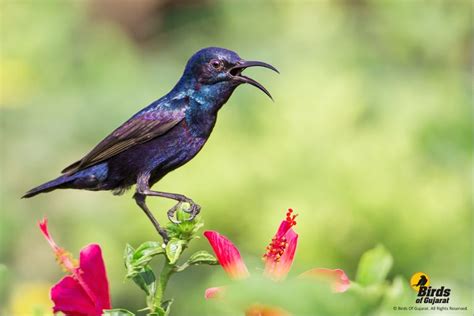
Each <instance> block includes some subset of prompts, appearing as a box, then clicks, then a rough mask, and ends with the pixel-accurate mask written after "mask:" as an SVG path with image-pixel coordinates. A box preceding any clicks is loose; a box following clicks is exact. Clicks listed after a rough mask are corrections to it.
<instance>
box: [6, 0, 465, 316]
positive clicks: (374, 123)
mask: <svg viewBox="0 0 474 316" xmlns="http://www.w3.org/2000/svg"><path fill="white" fill-rule="evenodd" d="M0 12H1V13H0V14H1V16H0V20H1V33H0V34H1V38H0V43H1V59H0V78H1V99H0V106H1V108H0V111H1V142H2V145H1V155H2V157H1V159H2V161H1V163H2V166H1V192H2V194H1V222H0V234H1V235H0V236H1V238H0V262H1V263H2V266H1V269H0V270H1V294H0V306H1V307H0V314H3V315H31V314H32V313H33V311H48V310H49V306H50V302H49V300H48V289H49V287H50V286H51V284H53V283H54V282H56V281H57V280H58V279H59V278H60V276H61V275H62V272H61V271H60V269H59V268H58V267H57V265H56V264H55V262H54V259H53V255H52V253H51V251H50V249H49V247H48V245H47V243H46V242H45V241H44V240H43V238H42V237H41V235H40V233H39V230H38V228H37V225H36V222H37V221H38V220H39V219H41V218H42V217H43V216H47V217H48V218H49V221H50V230H51V231H52V234H53V235H54V236H55V238H56V240H57V241H58V242H59V243H60V245H62V246H64V247H66V248H67V249H69V250H70V251H71V252H73V253H75V254H77V253H78V252H79V250H80V248H81V247H82V246H84V245H85V244H87V243H91V242H97V243H99V244H101V245H102V247H103V251H104V256H105V260H106V265H107V268H108V273H109V279H110V283H111V289H112V299H113V305H114V306H117V307H126V308H129V309H131V310H136V309H139V308H142V307H144V302H143V297H142V295H141V293H140V291H139V290H138V289H137V288H136V287H135V285H133V284H132V283H130V282H124V281H123V279H124V275H125V269H124V267H123V261H122V253H123V249H124V246H125V244H126V243H127V242H128V243H131V244H132V245H135V246H136V245H138V244H140V243H141V242H143V241H146V240H153V239H156V238H157V236H156V234H155V232H154V230H153V227H152V226H151V225H150V224H149V222H147V220H146V217H145V216H144V215H143V214H142V213H141V211H140V210H139V209H138V208H137V207H136V205H135V203H134V201H133V200H132V199H131V195H132V193H133V192H128V193H126V194H125V195H124V196H122V197H113V196H112V195H111V194H110V193H108V192H100V193H93V192H79V191H56V192H54V193H51V194H48V195H41V196H38V197H37V198H34V199H31V200H20V199H19V197H20V196H21V195H22V194H23V193H24V192H25V191H26V190H27V189H30V188H31V187H33V186H35V185H38V184H39V183H42V182H44V181H46V180H49V179H51V178H53V177H55V176H57V175H58V173H59V171H60V170H61V169H62V168H63V167H65V166H66V165H68V164H69V163H71V162H73V161H75V160H76V159H77V158H79V157H81V156H82V155H83V154H85V153H86V152H87V151H88V150H89V149H90V148H92V146H94V145H95V144H96V143H97V142H98V141H100V140H101V139H102V138H103V137H104V136H105V135H106V134H107V133H109V132H110V131H112V130H113V129H114V128H115V127H117V126H118V125H119V124H120V123H122V122H123V121H125V120H126V119H127V118H128V117H129V116H131V115H132V114H134V113H135V112H136V111H138V110H139V109H141V108H142V107H144V106H146V105H148V104H149V103H151V102H152V101H153V100H155V99H157V98H159V97H161V96H162V95H164V94H165V93H167V92H168V91H169V90H170V89H171V88H172V86H173V85H174V84H175V82H176V81H177V79H178V78H179V76H180V75H181V72H182V70H183V67H184V64H185V62H186V61H187V58H189V57H190V55H191V54H192V53H194V52H195V51H196V50H198V49H200V48H202V47H207V46H221V47H226V48H229V49H232V50H235V51H237V52H238V53H239V54H240V56H242V57H243V58H247V59H255V60H263V61H266V62H269V63H271V64H273V65H275V66H276V67H278V69H279V70H280V71H281V75H280V76H277V75H275V74H274V73H271V72H269V71H265V70H259V69H252V70H249V71H248V73H249V74H251V75H252V76H253V77H254V78H256V79H258V80H259V81H260V82H262V83H263V84H264V85H265V86H266V87H267V88H268V89H269V90H270V91H271V92H272V94H273V96H274V99H275V102H274V103H272V102H271V101H270V100H269V99H268V98H266V97H265V96H264V95H263V94H262V93H260V92H259V91H258V90H256V89H255V88H253V87H250V86H243V87H240V88H239V89H238V90H237V91H236V92H235V93H234V95H233V96H232V98H231V99H230V101H229V102H228V103H227V105H226V106H225V107H224V108H223V109H222V110H221V112H220V115H219V119H218V122H217V125H216V127H215V130H214V132H213V135H212V136H211V138H210V140H209V142H208V143H207V144H206V146H205V147H204V150H203V151H202V152H201V153H200V154H199V155H198V156H197V157H196V158H195V159H194V160H193V161H191V162H190V163H189V164H187V165H186V166H184V167H183V168H181V169H179V170H177V171H175V172H173V173H172V174H170V175H168V176H167V177H165V179H164V180H163V181H161V182H160V183H159V184H157V185H156V186H155V188H157V189H159V190H164V191H170V192H182V193H185V194H187V195H189V196H190V197H192V198H193V199H194V200H195V201H197V202H198V203H200V204H201V205H202V207H203V209H202V216H203V220H204V222H205V228H206V229H214V230H218V231H220V232H221V233H223V234H225V235H227V236H228V237H229V238H230V239H231V240H233V241H234V242H235V243H236V244H237V245H238V246H239V248H240V249H241V252H242V253H243V255H244V257H245V258H247V259H248V261H249V262H254V263H255V264H253V267H252V270H253V271H257V270H258V269H259V268H261V266H259V261H258V260H257V259H258V258H259V257H260V256H261V255H262V253H263V252H264V248H265V245H266V244H267V243H268V242H269V240H270V239H271V237H272V235H273V233H274V230H275V227H276V226H277V225H278V223H279V220H280V219H281V218H282V216H283V214H284V212H285V210H286V208H288V207H293V208H294V209H296V210H297V211H298V213H299V214H300V216H299V221H298V225H297V228H296V230H297V232H298V233H299V235H300V240H299V248H298V250H297V253H296V260H295V264H294V268H293V270H292V275H297V274H298V273H300V272H302V271H304V270H306V269H308V268H310V267H315V266H319V267H329V268H336V267H338V268H342V269H344V270H345V271H346V273H347V274H348V275H349V276H350V277H351V278H353V277H354V274H355V271H356V268H357V262H358V261H359V258H360V256H361V254H362V253H363V252H364V251H366V250H367V249H369V248H372V247H373V246H374V245H376V244H379V243H380V244H383V245H384V246H385V247H386V248H387V249H388V250H389V251H390V252H391V253H392V255H393V257H394V267H393V269H392V271H391V273H390V276H395V275H402V276H404V277H405V278H406V279H409V277H410V276H411V275H412V274H413V273H414V272H417V271H424V272H426V273H428V274H429V275H430V277H431V278H432V283H435V284H438V285H441V284H444V285H446V286H449V287H451V288H452V289H453V290H452V292H453V302H457V303H459V304H458V305H467V304H469V306H470V304H471V303H470V302H471V299H472V296H471V295H472V290H473V275H472V265H473V261H472V248H473V247H472V246H473V238H472V228H473V225H472V222H473V221H472V199H471V197H472V182H471V171H472V169H471V167H472V145H473V139H472V137H473V126H472V108H471V101H472V100H471V97H472V68H471V57H472V55H471V54H472V36H473V34H472V2H470V1H460V0H452V1H448V0H445V1H421V0H414V1H371V0H358V1H314V2H312V1H289V0H288V1H275V2H269V1H266V2H263V1H211V0H208V1H203V0H190V1H170V0H161V1H160V0H141V1H132V0H122V1H113V0H90V1H86V0H84V1H50V0H38V1H35V0H30V1H26V0H25V1H13V0H1V2H0ZM150 203H151V206H152V208H153V210H155V213H156V215H157V216H158V218H160V219H161V220H165V210H167V209H168V208H169V207H170V206H171V205H172V202H170V201H166V200H161V199H154V200H153V199H150ZM194 246H195V248H196V249H198V248H199V249H202V248H204V249H210V247H209V246H208V245H207V242H206V241H205V240H203V239H201V240H199V241H197V242H195V245H194ZM252 258H253V259H252ZM252 260H253V261H252ZM220 274H222V275H223V272H222V271H221V269H219V268H212V267H211V268H210V267H200V268H197V269H190V270H189V271H187V272H186V273H183V274H182V275H179V276H178V277H176V278H175V279H172V281H171V284H170V287H169V296H170V297H171V296H174V297H175V299H176V301H175V302H177V303H176V304H175V306H173V314H174V315H196V314H199V313H204V307H202V306H203V305H205V304H206V303H204V301H203V291H204V289H205V288H206V287H208V286H211V285H215V284H212V281H211V280H212V278H213V277H215V275H220ZM185 302H186V303H185ZM197 311H198V312H197ZM471 312H472V310H471Z"/></svg>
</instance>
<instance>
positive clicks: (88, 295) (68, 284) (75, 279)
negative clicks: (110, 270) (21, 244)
mask: <svg viewBox="0 0 474 316" xmlns="http://www.w3.org/2000/svg"><path fill="white" fill-rule="evenodd" d="M39 226H40V229H41V232H42V233H43V235H44V236H45V238H46V240H47V241H48V243H49V244H50V246H51V248H53V251H54V253H55V254H56V257H57V259H58V261H59V263H60V264H61V265H62V266H63V267H65V268H66V270H67V271H68V272H69V273H71V275H69V276H66V277H64V278H63V279H61V280H60V281H59V282H58V283H56V284H55V285H54V286H53V287H52V288H51V299H52V300H53V302H54V307H53V311H54V312H55V313H56V312H63V313H64V314H66V315H88V316H89V315H91V316H95V315H102V311H103V310H104V309H110V308H111V306H110V294H109V282H108V280H107V273H106V271H105V265H104V260H103V258H102V251H101V249H100V246H99V245H96V244H91V245H88V246H86V247H84V248H82V250H81V252H80V260H79V266H77V264H76V263H75V262H74V260H73V259H72V257H71V255H70V254H69V253H67V252H66V251H65V250H64V249H62V248H60V247H59V246H58V245H57V244H56V243H55V242H54V240H53V239H52V238H51V236H50V234H49V231H48V221H47V219H43V220H42V221H40V223H39Z"/></svg>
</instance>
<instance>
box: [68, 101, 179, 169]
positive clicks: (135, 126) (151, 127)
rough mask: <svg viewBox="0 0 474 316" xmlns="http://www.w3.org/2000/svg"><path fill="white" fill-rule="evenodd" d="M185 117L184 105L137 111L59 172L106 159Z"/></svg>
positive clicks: (156, 134) (167, 128) (140, 142)
mask: <svg viewBox="0 0 474 316" xmlns="http://www.w3.org/2000/svg"><path fill="white" fill-rule="evenodd" d="M184 116H185V107H180V108H175V109H167V110H164V109H163V110H154V111H149V112H144V113H139V114H137V115H135V116H134V117H132V118H131V119H129V120H128V121H127V122H125V123H124V124H122V125H121V126H120V127H119V128H117V129H116V130H115V131H113V132H112V134H110V135H109V136H107V137H106V138H104V140H102V141H101V142H100V143H99V144H97V146H95V147H94V149H92V150H91V151H90V152H89V153H88V154H87V155H85V156H84V157H83V158H82V159H81V160H79V161H76V162H75V163H73V164H71V165H70V166H68V167H66V168H65V169H64V170H63V171H62V173H68V174H72V173H75V172H77V171H79V170H81V169H84V168H87V167H89V166H92V165H95V164H97V163H99V162H102V161H104V160H107V159H109V158H111V157H113V156H115V155H117V154H119V153H121V152H123V151H125V150H127V149H129V148H131V147H133V146H135V145H138V144H142V143H145V142H147V141H149V140H151V139H153V138H156V137H158V136H160V135H163V134H165V133H166V132H168V131H169V130H170V129H172V128H173V127H174V126H175V125H176V124H178V123H179V122H181V120H183V118H184Z"/></svg>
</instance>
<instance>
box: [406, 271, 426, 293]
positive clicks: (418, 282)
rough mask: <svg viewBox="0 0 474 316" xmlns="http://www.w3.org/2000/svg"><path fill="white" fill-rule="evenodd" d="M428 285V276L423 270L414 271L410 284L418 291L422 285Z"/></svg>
mask: <svg viewBox="0 0 474 316" xmlns="http://www.w3.org/2000/svg"><path fill="white" fill-rule="evenodd" d="M429 285H430V278H429V276H428V275H427V274H426V273H424V272H416V273H415V274H413V275H412V277H411V279H410V286H411V287H412V289H414V290H415V291H417V292H418V290H419V288H420V287H422V286H425V287H428V286H429Z"/></svg>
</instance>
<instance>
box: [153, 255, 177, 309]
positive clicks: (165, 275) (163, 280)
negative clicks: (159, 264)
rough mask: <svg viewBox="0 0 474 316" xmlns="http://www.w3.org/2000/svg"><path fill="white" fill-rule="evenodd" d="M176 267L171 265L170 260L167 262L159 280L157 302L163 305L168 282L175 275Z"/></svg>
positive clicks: (156, 293) (156, 294)
mask: <svg viewBox="0 0 474 316" xmlns="http://www.w3.org/2000/svg"><path fill="white" fill-rule="evenodd" d="M173 270H174V265H172V264H169V262H168V260H166V261H165V263H164V265H163V268H162V269H161V273H160V279H159V280H158V286H157V287H156V292H155V302H160V303H162V301H163V294H164V293H165V290H166V286H167V285H168V280H169V278H170V276H171V274H173V272H174V271H173Z"/></svg>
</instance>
